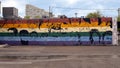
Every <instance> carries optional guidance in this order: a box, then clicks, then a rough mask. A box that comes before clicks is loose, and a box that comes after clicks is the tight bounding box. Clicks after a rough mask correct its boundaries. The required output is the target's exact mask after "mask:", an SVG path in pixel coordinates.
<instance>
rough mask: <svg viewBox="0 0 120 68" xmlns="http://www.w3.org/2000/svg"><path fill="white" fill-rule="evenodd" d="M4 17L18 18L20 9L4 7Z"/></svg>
mask: <svg viewBox="0 0 120 68" xmlns="http://www.w3.org/2000/svg"><path fill="white" fill-rule="evenodd" d="M3 18H4V19H17V18H18V9H17V8H15V7H3Z"/></svg>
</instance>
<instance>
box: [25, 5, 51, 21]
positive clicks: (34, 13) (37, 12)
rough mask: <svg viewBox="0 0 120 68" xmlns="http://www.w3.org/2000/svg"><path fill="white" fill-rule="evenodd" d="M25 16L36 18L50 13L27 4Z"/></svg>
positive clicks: (45, 16)
mask: <svg viewBox="0 0 120 68" xmlns="http://www.w3.org/2000/svg"><path fill="white" fill-rule="evenodd" d="M26 16H27V17H29V18H30V19H36V18H49V17H50V16H52V14H51V13H49V12H47V11H45V10H44V9H40V8H38V7H35V6H33V5H30V4H27V5H26Z"/></svg>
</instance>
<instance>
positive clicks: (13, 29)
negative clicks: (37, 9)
mask: <svg viewBox="0 0 120 68" xmlns="http://www.w3.org/2000/svg"><path fill="white" fill-rule="evenodd" d="M5 43H7V44H9V45H83V44H85V45H90V44H92V45H99V44H112V18H63V19H60V18H54V19H36V20H35V19H34V20H33V19H30V20H0V44H5Z"/></svg>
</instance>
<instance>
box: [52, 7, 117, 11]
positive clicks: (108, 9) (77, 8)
mask: <svg viewBox="0 0 120 68" xmlns="http://www.w3.org/2000/svg"><path fill="white" fill-rule="evenodd" d="M52 8H56V9H70V10H72V9H79V10H116V11H118V9H83V8H69V7H52Z"/></svg>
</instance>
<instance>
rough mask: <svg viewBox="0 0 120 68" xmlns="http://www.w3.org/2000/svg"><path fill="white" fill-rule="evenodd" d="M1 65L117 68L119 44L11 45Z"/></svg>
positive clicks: (11, 67)
mask: <svg viewBox="0 0 120 68" xmlns="http://www.w3.org/2000/svg"><path fill="white" fill-rule="evenodd" d="M0 68H120V46H10V47H6V48H0Z"/></svg>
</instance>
